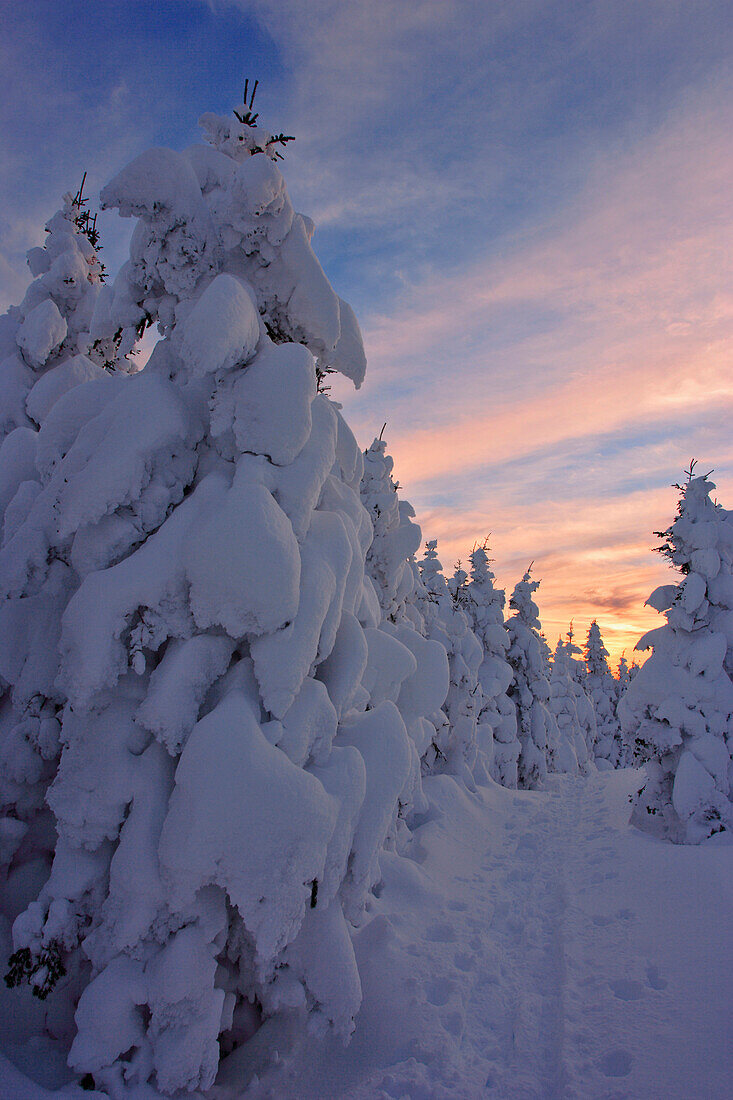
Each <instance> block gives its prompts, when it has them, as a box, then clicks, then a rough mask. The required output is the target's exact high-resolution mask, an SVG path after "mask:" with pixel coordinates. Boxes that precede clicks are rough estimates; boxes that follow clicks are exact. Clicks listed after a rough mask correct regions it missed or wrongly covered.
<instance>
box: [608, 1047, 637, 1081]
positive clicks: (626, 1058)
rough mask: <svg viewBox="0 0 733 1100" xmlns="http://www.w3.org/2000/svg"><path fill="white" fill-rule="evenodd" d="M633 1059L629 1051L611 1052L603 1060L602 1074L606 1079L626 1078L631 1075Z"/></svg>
mask: <svg viewBox="0 0 733 1100" xmlns="http://www.w3.org/2000/svg"><path fill="white" fill-rule="evenodd" d="M632 1064H633V1059H632V1057H631V1055H630V1054H629V1052H628V1050H610V1051H609V1052H608V1054H607V1055H606V1056H605V1058H603V1059H602V1060H601V1063H600V1068H601V1072H602V1073H605V1075H606V1077H626V1076H627V1075H628V1074H629V1073H631V1066H632Z"/></svg>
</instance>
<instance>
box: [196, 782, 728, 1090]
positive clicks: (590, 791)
mask: <svg viewBox="0 0 733 1100" xmlns="http://www.w3.org/2000/svg"><path fill="white" fill-rule="evenodd" d="M637 782H638V773H637V772H634V771H631V770H628V771H618V772H604V773H595V774H594V775H593V776H591V778H589V779H582V778H581V779H578V778H569V777H565V776H556V777H553V778H552V779H551V780H550V781H549V784H548V789H547V790H546V791H544V792H530V791H520V792H517V791H508V790H505V789H504V788H499V787H491V788H490V789H486V788H483V789H481V791H480V792H479V794H477V795H475V796H474V795H469V794H466V793H465V792H462V791H461V790H460V789H459V787H458V786H457V785H456V784H455V782H454V781H453V780H452V779H450V778H448V777H445V776H442V777H436V778H433V779H431V780H429V781H428V783H427V784H426V788H427V790H428V793H429V797H430V798H431V801H432V803H433V806H434V810H433V811H432V813H431V816H430V819H429V820H427V821H425V823H424V824H423V825H422V826H421V827H420V828H419V829H417V831H416V833H415V840H414V842H413V846H412V851H411V856H412V859H411V860H403V859H398V858H395V857H385V858H383V861H382V862H383V866H384V872H385V873H384V885H383V888H382V891H381V896H380V897H379V899H378V900H376V901H375V902H374V904H373V907H372V911H371V920H370V922H369V923H368V924H367V925H366V926H365V927H364V928H362V929H361V931H360V932H359V933H358V934H357V936H356V944H357V956H358V959H359V970H360V973H361V975H362V981H363V985H364V1003H363V1005H362V1009H361V1012H360V1013H359V1016H358V1019H357V1029H356V1033H355V1035H354V1038H353V1040H352V1042H351V1044H350V1046H349V1047H347V1048H346V1049H344V1048H343V1047H342V1046H341V1045H340V1044H339V1043H338V1042H326V1043H325V1044H323V1045H318V1044H315V1043H301V1045H300V1046H299V1048H298V1049H297V1050H296V1051H295V1053H293V1052H292V1047H291V1043H292V1037H289V1036H287V1034H285V1033H282V1034H281V1036H280V1037H278V1038H277V1039H275V1040H274V1039H273V1038H272V1037H267V1036H266V1035H264V1034H263V1035H262V1042H263V1044H264V1046H265V1047H266V1048H267V1049H271V1048H272V1045H273V1042H274V1043H275V1045H279V1047H280V1057H281V1063H280V1067H279V1068H277V1069H274V1070H272V1069H271V1070H269V1071H267V1072H265V1073H261V1076H260V1083H259V1086H257V1085H254V1086H253V1085H252V1084H250V1086H249V1089H248V1090H245V1092H244V1093H243V1095H246V1096H247V1097H248V1098H249V1097H252V1098H258V1100H259V1098H264V1097H277V1098H283V1100H285V1098H293V1100H296V1098H297V1100H316V1098H318V1100H326V1098H329V1100H331V1098H333V1100H336V1098H339V1100H340V1098H344V1100H346V1098H347V1097H348V1098H349V1100H357V1098H358V1100H366V1098H367V1097H369V1098H372V1097H378V1098H380V1100H381V1098H395V1100H397V1098H399V1100H405V1098H409V1100H443V1098H448V1097H451V1098H465V1100H471V1098H473V1097H487V1096H494V1097H499V1098H502V1100H510V1098H517V1100H520V1098H521V1100H530V1098H532V1100H534V1098H538V1100H539V1098H545V1097H547V1098H550V1097H568V1098H570V1097H578V1098H583V1100H590V1098H601V1097H603V1098H604V1100H611V1098H613V1100H621V1098H634V1100H637V1098H641V1097H643V1098H645V1100H663V1098H673V1097H679V1098H680V1100H682V1098H685V1100H692V1098H693V1097H694V1098H700V1100H702V1098H705V1100H708V1098H709V1100H712V1098H714V1097H715V1098H722V1097H724V1096H729V1095H730V1088H731V1081H732V1080H733V1041H731V1040H732V1039H733V1036H731V1029H730V1021H731V1018H732V1010H733V846H732V845H731V844H730V843H729V842H728V840H727V839H724V838H723V837H722V836H721V837H720V838H713V840H711V841H709V842H708V843H707V844H703V845H702V846H701V847H677V846H673V845H670V844H667V843H663V842H660V841H656V840H654V839H650V838H649V837H647V836H645V835H643V834H640V833H639V832H637V831H636V830H634V829H632V828H630V827H629V825H628V817H629V802H628V797H629V794H630V793H631V791H632V790H633V789H634V787H635V784H637ZM263 1030H266V1029H263ZM254 1053H255V1052H252V1053H251V1054H250V1053H248V1055H247V1057H246V1058H245V1057H243V1056H242V1055H240V1056H239V1057H237V1055H234V1056H232V1057H231V1058H230V1059H229V1063H228V1064H227V1063H224V1065H223V1067H222V1070H221V1072H220V1077H219V1081H220V1082H221V1089H220V1091H219V1092H218V1093H216V1095H217V1100H218V1097H219V1096H221V1097H222V1100H223V1098H224V1097H228V1096H230V1095H232V1096H237V1095H242V1093H241V1091H240V1090H239V1089H238V1088H237V1087H234V1088H233V1089H232V1092H231V1093H230V1092H229V1091H228V1090H227V1086H229V1085H234V1084H235V1083H236V1082H240V1087H241V1081H242V1080H243V1078H244V1079H246V1075H248V1074H249V1073H250V1072H251V1071H252V1069H253V1068H254V1070H255V1072H256V1069H257V1067H256V1066H253V1062H252V1061H251V1058H252V1056H253V1055H254Z"/></svg>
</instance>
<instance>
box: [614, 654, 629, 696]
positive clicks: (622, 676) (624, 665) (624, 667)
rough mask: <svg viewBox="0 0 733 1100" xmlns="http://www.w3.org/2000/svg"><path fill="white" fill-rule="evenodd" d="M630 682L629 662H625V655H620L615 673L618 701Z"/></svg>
mask: <svg viewBox="0 0 733 1100" xmlns="http://www.w3.org/2000/svg"><path fill="white" fill-rule="evenodd" d="M630 682H631V675H630V671H629V662H628V661H627V660H626V654H625V653H622V654H621V657H620V658H619V662H618V669H617V671H616V683H617V684H618V688H617V695H618V698H619V699H620V698H621V696H622V695H623V693H624V692H625V691H626V688H627V687H628V686H629V683H630Z"/></svg>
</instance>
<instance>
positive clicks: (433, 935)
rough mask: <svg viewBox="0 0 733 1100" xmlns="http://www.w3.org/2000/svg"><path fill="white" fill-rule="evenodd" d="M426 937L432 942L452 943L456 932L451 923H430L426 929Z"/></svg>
mask: <svg viewBox="0 0 733 1100" xmlns="http://www.w3.org/2000/svg"><path fill="white" fill-rule="evenodd" d="M426 939H428V940H432V942H433V943H454V942H455V939H456V933H455V931H454V929H453V927H452V925H450V924H446V923H445V922H441V923H440V924H431V926H430V928H428V930H427V933H426Z"/></svg>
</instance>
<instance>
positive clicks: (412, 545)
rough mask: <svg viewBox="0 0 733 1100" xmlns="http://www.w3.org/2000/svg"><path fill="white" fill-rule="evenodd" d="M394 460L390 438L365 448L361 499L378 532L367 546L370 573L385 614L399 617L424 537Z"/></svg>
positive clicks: (367, 562) (412, 585) (412, 578)
mask: <svg viewBox="0 0 733 1100" xmlns="http://www.w3.org/2000/svg"><path fill="white" fill-rule="evenodd" d="M393 468H394V461H393V459H392V457H391V455H388V454H387V444H386V442H385V441H384V440H383V439H381V438H379V439H375V440H374V442H373V443H372V445H371V447H369V449H368V450H367V451H365V452H364V476H363V478H362V483H361V499H362V503H363V505H364V507H365V508H366V510H367V512H368V513H369V518H370V519H371V521H372V527H373V529H374V536H373V539H372V544H371V546H370V547H369V549H368V550H367V557H366V566H367V573H368V574H369V576H370V577H371V579H372V581H373V582H374V587H375V589H376V592H377V597H378V599H379V603H380V606H381V608H382V611H383V612H384V616H385V618H388V619H391V620H392V621H396V620H397V618H399V617H404V616H402V610H403V608H404V603H405V600H406V599H407V597H408V596H409V595H410V593H411V592H412V591H413V588H414V577H413V572H412V569H411V566H410V559H411V558H412V557H413V556H414V554H415V553H416V551H417V550H418V548H419V546H420V543H421V541H422V534H421V531H420V528H419V527H418V525H417V524H416V523H414V522H413V517H414V515H415V512H414V509H413V508H412V506H411V505H410V504H408V503H407V501H402V500H400V499H399V497H398V494H397V489H398V486H397V484H396V483H395V481H394V480H393V478H392V470H393Z"/></svg>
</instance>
